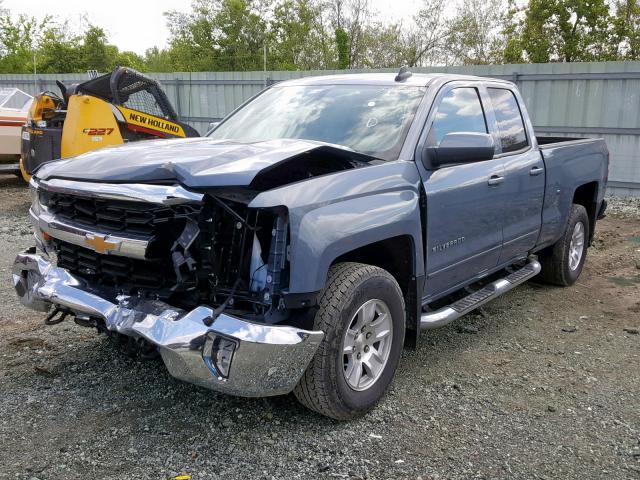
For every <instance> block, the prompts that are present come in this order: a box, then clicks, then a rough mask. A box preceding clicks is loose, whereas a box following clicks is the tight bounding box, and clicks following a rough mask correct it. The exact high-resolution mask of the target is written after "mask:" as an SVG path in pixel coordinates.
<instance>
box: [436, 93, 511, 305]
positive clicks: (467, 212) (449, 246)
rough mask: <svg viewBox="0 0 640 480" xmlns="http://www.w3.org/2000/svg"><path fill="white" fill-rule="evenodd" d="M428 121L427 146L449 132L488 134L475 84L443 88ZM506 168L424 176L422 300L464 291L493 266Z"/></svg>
mask: <svg viewBox="0 0 640 480" xmlns="http://www.w3.org/2000/svg"><path fill="white" fill-rule="evenodd" d="M435 105H436V108H435V111H432V112H431V114H430V117H429V119H428V120H427V126H428V130H427V131H428V134H427V138H426V142H427V143H426V146H435V147H437V146H438V145H439V144H440V142H441V141H442V139H443V137H444V136H445V135H446V134H448V133H454V132H459V133H489V129H488V127H487V125H488V123H487V119H486V115H485V111H484V108H483V105H482V102H481V99H480V92H479V90H478V86H477V84H476V85H474V84H463V85H453V86H448V87H444V89H443V90H442V91H441V92H440V93H439V94H438V96H437V97H436V103H435ZM504 175H505V173H504V166H503V160H501V159H496V158H494V159H490V160H484V161H476V162H470V163H459V164H453V165H444V166H441V167H439V168H437V169H435V170H432V171H428V172H427V175H426V176H425V180H424V188H425V191H426V196H427V201H426V219H427V232H426V246H427V248H426V268H425V271H426V282H425V291H424V300H425V301H428V300H429V299H434V298H435V297H439V296H442V295H445V294H447V293H450V292H453V291H455V290H457V289H458V288H460V287H461V286H464V285H465V284H466V283H468V281H469V280H470V279H472V278H473V277H476V276H479V275H482V273H483V272H486V271H488V270H490V269H492V268H494V267H496V266H497V263H498V260H499V258H500V251H501V248H502V222H503V215H504V209H505V206H504V202H505V200H506V199H505V196H504V187H503V182H504Z"/></svg>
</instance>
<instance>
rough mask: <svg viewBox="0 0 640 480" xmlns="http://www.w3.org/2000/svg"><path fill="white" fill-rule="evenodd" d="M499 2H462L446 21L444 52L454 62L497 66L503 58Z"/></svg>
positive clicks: (481, 0) (493, 0) (501, 2)
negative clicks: (446, 33) (446, 36)
mask: <svg viewBox="0 0 640 480" xmlns="http://www.w3.org/2000/svg"><path fill="white" fill-rule="evenodd" d="M503 12H504V4H503V1H502V0H463V2H462V3H461V4H460V5H459V6H458V10H457V13H456V15H455V16H454V17H453V18H452V19H451V20H450V21H449V22H448V30H449V32H448V33H449V35H448V39H447V45H448V49H447V50H448V53H449V55H450V56H451V57H452V59H453V61H454V62H455V63H462V64H464V65H469V64H471V65H478V64H489V63H499V62H500V61H501V60H502V57H503V49H504V39H503V36H502V26H503Z"/></svg>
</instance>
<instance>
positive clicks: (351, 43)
mask: <svg viewBox="0 0 640 480" xmlns="http://www.w3.org/2000/svg"><path fill="white" fill-rule="evenodd" d="M328 5H329V11H330V23H331V24H332V26H333V31H334V34H335V40H336V56H337V60H338V65H339V68H362V67H363V66H365V64H366V45H365V42H364V37H365V31H366V30H367V28H368V27H369V22H370V21H371V16H372V15H371V9H370V5H369V0H330V1H329V2H328ZM345 54H346V55H345ZM346 59H348V62H346V61H345V60H346ZM345 64H346V66H344V65H345Z"/></svg>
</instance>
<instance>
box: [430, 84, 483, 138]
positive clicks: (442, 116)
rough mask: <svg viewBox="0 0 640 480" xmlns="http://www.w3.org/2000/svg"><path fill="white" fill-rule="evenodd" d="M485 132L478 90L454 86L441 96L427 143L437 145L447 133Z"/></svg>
mask: <svg viewBox="0 0 640 480" xmlns="http://www.w3.org/2000/svg"><path fill="white" fill-rule="evenodd" d="M463 132H464V133H487V122H486V121H485V118H484V111H483V110H482V104H481V103H480V97H479V96H478V91H477V90H476V89H475V88H472V87H460V88H454V89H452V90H450V91H449V92H447V94H446V95H445V96H444V97H442V100H441V101H440V104H439V105H438V110H437V111H436V116H435V118H434V120H433V124H432V125H431V130H429V136H428V138H427V144H428V145H430V146H434V147H437V146H438V145H440V142H441V141H442V139H443V138H444V136H445V135H446V134H448V133H463Z"/></svg>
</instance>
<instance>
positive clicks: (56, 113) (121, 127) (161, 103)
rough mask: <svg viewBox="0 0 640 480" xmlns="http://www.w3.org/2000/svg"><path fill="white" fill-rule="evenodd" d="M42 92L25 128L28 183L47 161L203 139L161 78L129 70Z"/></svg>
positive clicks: (23, 168) (24, 163)
mask: <svg viewBox="0 0 640 480" xmlns="http://www.w3.org/2000/svg"><path fill="white" fill-rule="evenodd" d="M56 83H57V84H58V87H59V88H60V92H61V94H62V96H60V95H57V94H55V93H53V92H43V93H41V94H39V95H37V96H36V97H35V99H34V101H33V104H32V105H31V109H30V110H29V114H28V116H27V123H26V125H25V126H23V127H22V144H21V153H22V156H21V160H20V171H21V172H22V176H23V178H24V179H25V180H26V181H29V179H30V177H31V172H33V171H35V169H36V168H37V167H38V166H40V165H41V164H43V163H45V162H49V161H52V160H57V159H60V158H67V157H73V156H76V155H80V154H81V153H85V152H88V151H90V150H96V149H98V148H103V147H107V146H112V145H120V144H122V143H125V142H133V141H138V140H148V139H158V138H184V137H198V136H199V134H198V132H197V131H196V130H195V129H194V128H192V127H191V126H189V125H187V124H185V123H182V122H180V121H179V120H178V115H177V114H176V112H175V110H174V109H173V107H172V106H171V103H170V102H169V99H168V98H167V95H166V94H165V92H164V90H162V88H161V87H160V85H159V84H158V82H156V81H155V80H152V79H150V78H148V77H146V76H144V75H142V74H141V73H138V72H136V71H135V70H131V69H129V68H124V67H119V68H116V69H115V70H114V71H113V72H111V73H108V74H106V75H102V76H99V77H96V78H93V79H91V80H87V81H86V82H83V83H79V84H74V85H71V86H70V87H66V86H65V85H64V84H63V83H61V82H56Z"/></svg>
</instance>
